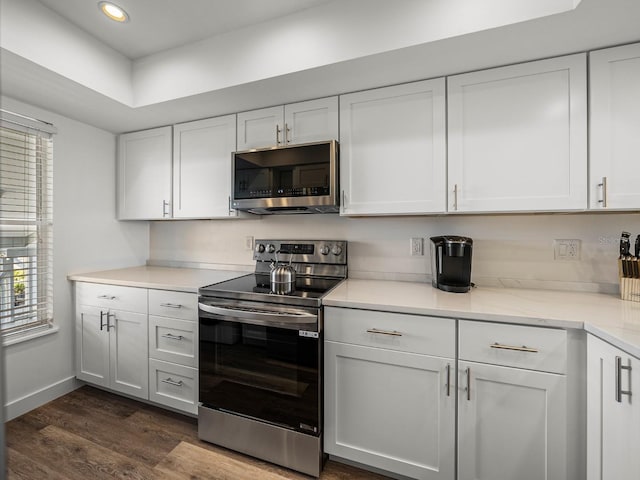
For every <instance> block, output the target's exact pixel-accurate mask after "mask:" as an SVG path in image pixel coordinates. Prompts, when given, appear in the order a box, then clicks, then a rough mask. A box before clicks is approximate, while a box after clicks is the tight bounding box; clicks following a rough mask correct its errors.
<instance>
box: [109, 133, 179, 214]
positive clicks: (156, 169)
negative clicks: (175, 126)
mask: <svg viewBox="0 0 640 480" xmlns="http://www.w3.org/2000/svg"><path fill="white" fill-rule="evenodd" d="M171 139H172V136H171V127H161V128H154V129H151V130H145V131H142V132H134V133H126V134H124V135H120V137H119V138H118V219H120V220H139V219H146V220H157V219H162V218H170V217H171Z"/></svg>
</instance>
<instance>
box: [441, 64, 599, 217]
mask: <svg viewBox="0 0 640 480" xmlns="http://www.w3.org/2000/svg"><path fill="white" fill-rule="evenodd" d="M586 74H587V71H586V55H585V54H577V55H570V56H565V57H558V58H552V59H548V60H540V61H535V62H529V63H523V64H519V65H512V66H507V67H501V68H494V69H490V70H483V71H478V72H473V73H467V74H463V75H456V76H453V77H449V79H448V82H449V83H448V87H449V88H448V94H449V97H448V100H449V103H448V109H449V116H448V122H449V125H448V127H449V128H448V140H449V143H448V146H449V149H448V153H449V157H448V162H449V163H448V211H450V212H456V211H458V212H483V211H486V212H497V211H553V210H581V209H585V208H586V207H587V105H586V103H587V78H586Z"/></svg>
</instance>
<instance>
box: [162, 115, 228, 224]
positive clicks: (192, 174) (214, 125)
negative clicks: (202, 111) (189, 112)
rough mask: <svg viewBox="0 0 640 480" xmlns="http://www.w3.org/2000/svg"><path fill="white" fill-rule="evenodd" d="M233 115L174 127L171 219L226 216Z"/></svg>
mask: <svg viewBox="0 0 640 480" xmlns="http://www.w3.org/2000/svg"><path fill="white" fill-rule="evenodd" d="M235 148H236V116H235V115H227V116H224V117H217V118H209V119H206V120H199V121H196V122H189V123H182V124H179V125H175V126H174V128H173V217H174V218H213V217H229V216H230V215H235V211H232V210H230V209H229V197H230V195H231V153H232V152H233V151H234V150H235Z"/></svg>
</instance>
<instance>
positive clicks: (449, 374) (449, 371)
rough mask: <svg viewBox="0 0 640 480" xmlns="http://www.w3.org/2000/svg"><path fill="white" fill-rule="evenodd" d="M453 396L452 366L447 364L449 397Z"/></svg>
mask: <svg viewBox="0 0 640 480" xmlns="http://www.w3.org/2000/svg"><path fill="white" fill-rule="evenodd" d="M450 396H451V365H449V364H448V363H447V397H450Z"/></svg>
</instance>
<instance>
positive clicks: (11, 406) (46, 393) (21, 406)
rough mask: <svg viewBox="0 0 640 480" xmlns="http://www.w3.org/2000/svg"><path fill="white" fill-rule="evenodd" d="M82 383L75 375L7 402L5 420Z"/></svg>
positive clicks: (67, 391) (59, 395)
mask: <svg viewBox="0 0 640 480" xmlns="http://www.w3.org/2000/svg"><path fill="white" fill-rule="evenodd" d="M82 385H83V383H82V382H79V381H78V380H76V377H75V376H73V377H69V378H65V379H63V380H60V381H59V382H56V383H53V384H51V385H48V386H46V387H44V388H41V389H40V390H37V391H35V392H33V393H30V394H29V395H25V396H24V397H21V398H18V399H16V400H13V401H11V402H9V403H7V405H6V407H5V411H4V412H5V415H6V418H5V421H9V420H12V419H14V418H16V417H19V416H20V415H24V414H25V413H27V412H30V411H31V410H33V409H34V408H38V407H40V406H41V405H44V404H45V403H48V402H50V401H51V400H55V399H56V398H58V397H61V396H62V395H66V394H67V393H69V392H73V391H74V390H75V389H76V388H78V387H81V386H82Z"/></svg>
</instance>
